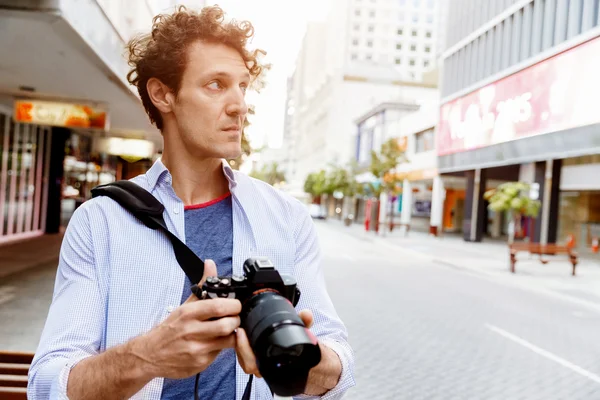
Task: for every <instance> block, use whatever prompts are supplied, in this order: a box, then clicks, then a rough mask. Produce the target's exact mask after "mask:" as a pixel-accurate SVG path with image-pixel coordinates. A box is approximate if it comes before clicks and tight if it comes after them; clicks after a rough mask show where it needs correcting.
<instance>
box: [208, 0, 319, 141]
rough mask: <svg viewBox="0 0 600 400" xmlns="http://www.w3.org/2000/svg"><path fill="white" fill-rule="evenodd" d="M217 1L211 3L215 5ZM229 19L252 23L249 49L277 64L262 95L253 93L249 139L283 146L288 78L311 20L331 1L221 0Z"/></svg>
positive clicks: (270, 72) (266, 60) (250, 99)
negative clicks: (253, 31)
mask: <svg viewBox="0 0 600 400" xmlns="http://www.w3.org/2000/svg"><path fill="white" fill-rule="evenodd" d="M214 3H215V1H214V0H213V1H210V0H209V1H207V4H214ZM216 4H218V5H219V6H221V8H223V10H224V11H225V13H226V14H227V16H228V17H231V18H235V19H238V20H239V19H246V20H249V21H250V22H252V24H253V25H254V29H255V36H254V39H253V41H252V42H251V43H250V45H249V48H250V49H254V48H261V49H263V50H265V51H266V52H267V55H266V57H265V58H264V61H265V62H267V63H271V64H273V67H272V68H271V70H270V71H269V72H268V74H267V76H266V78H267V79H266V80H267V86H266V87H265V88H264V89H263V90H261V92H260V94H256V93H249V94H248V95H247V102H248V104H253V105H254V106H255V108H256V115H254V116H252V117H251V120H250V122H251V125H250V127H248V132H247V134H248V138H249V140H250V141H251V144H252V146H253V147H255V148H258V147H260V146H262V145H263V144H267V145H269V146H270V147H279V146H280V145H281V138H282V134H283V117H284V112H285V100H286V85H287V77H288V76H289V75H290V74H291V73H292V72H293V70H294V63H295V61H296V57H297V55H298V51H299V50H300V45H301V43H302V38H303V36H304V32H305V30H306V23H307V22H308V21H315V20H323V19H324V18H325V16H326V13H327V11H328V4H329V1H328V0H220V1H219V0H217V1H216Z"/></svg>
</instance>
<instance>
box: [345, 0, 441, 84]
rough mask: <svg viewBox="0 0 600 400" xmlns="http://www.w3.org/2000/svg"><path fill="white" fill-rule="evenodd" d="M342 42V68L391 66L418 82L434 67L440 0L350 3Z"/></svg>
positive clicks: (360, 0)
mask: <svg viewBox="0 0 600 400" xmlns="http://www.w3.org/2000/svg"><path fill="white" fill-rule="evenodd" d="M345 3H347V6H348V12H347V16H346V24H345V28H346V32H345V37H344V40H343V42H342V43H343V47H345V51H344V58H345V61H346V62H345V65H352V64H356V63H360V64H375V65H390V66H394V67H395V69H396V70H397V71H398V72H400V73H401V74H402V75H403V76H404V77H405V79H410V80H417V81H418V80H420V79H421V77H422V74H423V72H425V71H426V70H428V69H430V68H431V67H432V66H433V65H434V64H435V58H436V53H437V52H438V44H439V43H438V33H437V32H438V27H439V23H440V9H441V7H440V1H439V0H349V1H347V2H345Z"/></svg>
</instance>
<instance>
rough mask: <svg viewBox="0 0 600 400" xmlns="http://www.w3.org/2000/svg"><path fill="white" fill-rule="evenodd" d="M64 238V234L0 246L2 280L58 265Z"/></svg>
mask: <svg viewBox="0 0 600 400" xmlns="http://www.w3.org/2000/svg"><path fill="white" fill-rule="evenodd" d="M62 238H63V234H62V233H57V234H53V235H43V236H40V237H36V238H33V239H28V240H24V241H20V242H17V243H10V244H5V245H0V279H3V278H6V277H8V276H9V275H12V274H15V273H18V272H21V271H25V270H28V269H32V268H35V267H39V266H42V265H47V264H49V263H52V262H56V263H58V254H59V251H60V245H61V243H62Z"/></svg>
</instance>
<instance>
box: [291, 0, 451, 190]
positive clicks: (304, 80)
mask: <svg viewBox="0 0 600 400" xmlns="http://www.w3.org/2000/svg"><path fill="white" fill-rule="evenodd" d="M442 2H443V0H333V2H332V3H333V4H332V9H331V12H330V14H329V17H328V19H327V21H326V22H325V23H322V24H312V25H309V27H308V29H307V34H306V36H305V38H304V41H303V44H302V49H301V51H300V53H299V55H298V59H297V62H296V71H295V73H294V76H293V79H292V85H291V89H290V90H288V102H287V103H288V106H287V109H286V113H287V114H288V118H290V117H289V116H290V115H291V121H290V120H288V122H287V124H286V127H285V129H286V132H285V133H284V138H285V139H284V146H283V147H284V152H285V154H286V157H287V158H286V162H284V163H283V164H284V166H285V168H286V173H287V176H288V179H289V181H290V184H291V186H292V187H293V189H295V190H297V189H299V188H301V187H302V185H303V183H304V180H305V178H306V176H307V175H308V174H309V173H311V172H313V171H317V170H319V169H321V168H325V167H327V165H328V164H330V163H337V164H342V165H343V164H346V163H347V162H348V161H350V159H351V158H352V156H353V154H354V151H355V138H356V124H355V120H356V119H357V118H359V117H360V116H361V115H363V114H364V113H365V112H367V111H368V110H369V109H371V108H373V107H375V106H376V105H378V104H381V103H383V102H395V101H402V102H403V103H407V104H411V103H414V104H417V105H419V104H423V103H424V102H427V101H428V98H427V97H428V96H427V95H423V93H424V92H423V91H420V90H414V89H415V87H419V86H424V87H427V88H431V87H435V86H436V82H423V77H424V74H425V72H427V71H429V70H432V69H434V68H435V63H436V56H437V54H438V53H439V51H438V46H439V38H438V32H439V28H440V26H441V25H442V24H443V21H442V20H441V17H440V16H441V15H443V12H442V7H441V3H442Z"/></svg>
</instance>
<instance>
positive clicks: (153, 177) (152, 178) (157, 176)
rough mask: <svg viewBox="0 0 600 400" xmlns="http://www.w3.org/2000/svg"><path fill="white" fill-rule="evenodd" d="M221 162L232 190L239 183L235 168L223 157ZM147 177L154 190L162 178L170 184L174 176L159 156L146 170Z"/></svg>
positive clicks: (151, 188)
mask: <svg viewBox="0 0 600 400" xmlns="http://www.w3.org/2000/svg"><path fill="white" fill-rule="evenodd" d="M221 163H222V167H223V174H224V175H225V178H226V179H227V181H228V182H229V189H230V190H231V189H233V188H234V187H235V186H236V185H237V180H236V178H235V172H234V171H233V168H231V166H230V165H229V163H228V162H227V160H225V159H222V160H221ZM146 177H147V178H148V185H149V186H150V190H154V188H155V187H156V185H157V184H158V183H159V182H160V181H161V180H164V181H165V182H166V183H167V184H169V186H170V185H172V184H173V178H172V176H171V173H170V172H169V170H168V169H167V167H165V164H163V163H162V160H161V159H160V158H158V159H157V160H156V161H155V162H154V164H153V165H152V167H151V168H150V169H149V170H148V171H147V172H146Z"/></svg>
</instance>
